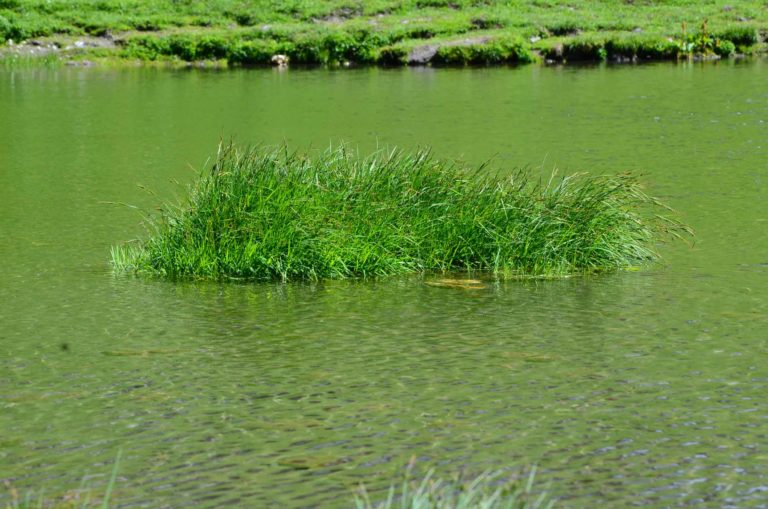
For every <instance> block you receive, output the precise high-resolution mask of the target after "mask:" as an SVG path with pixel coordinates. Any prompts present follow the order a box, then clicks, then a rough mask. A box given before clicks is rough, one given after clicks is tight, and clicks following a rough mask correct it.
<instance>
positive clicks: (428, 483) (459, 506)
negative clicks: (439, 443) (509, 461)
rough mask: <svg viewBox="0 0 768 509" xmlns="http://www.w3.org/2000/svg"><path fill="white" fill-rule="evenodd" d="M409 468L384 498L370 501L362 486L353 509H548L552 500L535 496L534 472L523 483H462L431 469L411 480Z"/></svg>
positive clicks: (481, 479)
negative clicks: (402, 478) (398, 486)
mask: <svg viewBox="0 0 768 509" xmlns="http://www.w3.org/2000/svg"><path fill="white" fill-rule="evenodd" d="M410 473H411V467H410V466H409V468H408V469H407V471H406V476H405V479H404V480H403V483H402V485H401V486H400V489H399V491H398V490H397V487H396V486H395V485H394V484H393V485H391V486H390V488H389V491H388V492H387V498H386V499H384V500H381V501H379V502H373V501H372V500H371V497H370V495H369V493H368V492H367V490H366V489H365V486H362V485H361V486H360V489H359V490H358V493H357V494H355V507H356V509H549V508H552V507H554V505H555V501H554V499H552V498H551V497H549V496H548V495H547V493H546V492H542V493H539V494H536V493H534V491H533V483H534V479H535V476H536V469H535V468H533V469H531V473H530V475H529V476H528V478H527V479H526V480H524V482H513V481H506V482H500V481H501V479H500V477H501V474H500V473H491V472H486V473H484V474H481V475H479V476H478V477H476V478H474V479H471V480H468V481H465V482H458V481H454V482H450V481H444V480H442V479H435V478H434V477H433V476H434V471H432V470H430V471H429V472H428V473H427V475H426V476H425V477H424V478H423V479H422V480H421V481H416V480H413V479H411V478H410Z"/></svg>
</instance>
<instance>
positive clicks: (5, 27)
mask: <svg viewBox="0 0 768 509" xmlns="http://www.w3.org/2000/svg"><path fill="white" fill-rule="evenodd" d="M13 29H14V28H13V25H12V24H11V22H10V21H8V19H6V18H5V17H4V16H0V44H3V43H5V41H7V40H8V39H13V36H12V33H13Z"/></svg>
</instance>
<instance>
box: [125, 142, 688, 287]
mask: <svg viewBox="0 0 768 509" xmlns="http://www.w3.org/2000/svg"><path fill="white" fill-rule="evenodd" d="M506 175H507V176H503V177H502V176H499V175H497V174H496V173H495V172H494V171H491V170H489V169H488V168H479V169H476V170H471V171H470V170H467V169H465V168H460V167H458V166H456V165H454V164H451V163H446V162H442V161H437V160H434V159H433V158H432V157H431V156H430V155H429V153H428V152H419V153H415V154H406V153H401V152H397V151H394V152H379V153H375V154H373V155H371V156H369V157H365V158H361V157H358V156H357V155H355V154H350V153H348V152H347V151H346V150H345V149H344V148H343V147H342V148H339V149H336V150H328V151H326V152H325V153H322V154H320V155H317V156H306V155H302V154H298V153H291V152H288V151H287V149H285V148H280V149H274V150H265V149H260V148H243V149H240V148H238V147H236V146H227V147H221V148H220V149H219V152H218V154H217V157H216V160H215V162H214V163H213V164H212V165H211V166H210V167H209V168H208V169H207V170H206V171H205V172H204V173H203V174H202V175H201V177H200V179H199V180H198V181H197V182H196V183H195V184H194V185H193V186H192V188H191V189H190V192H189V196H188V198H187V199H186V200H185V201H184V202H183V203H180V204H176V205H169V206H166V207H165V208H163V210H162V213H161V214H160V215H159V216H157V217H154V218H152V219H150V221H149V237H148V238H147V239H146V240H144V241H142V242H135V243H129V244H127V245H125V246H122V247H116V248H114V249H113V263H114V265H115V267H116V268H117V270H119V271H128V272H138V273H148V274H156V275H161V276H165V277H171V278H189V277H193V278H214V279H217V278H246V279H279V280H295V279H318V278H348V277H370V276H386V275H392V274H406V273H420V272H426V271H438V272H440V271H456V270H461V271H465V270H479V271H489V272H492V273H495V274H497V275H500V276H560V275H567V274H576V273H584V272H590V271H604V270H615V269H620V268H624V267H629V266H633V265H636V264H638V263H643V262H647V261H650V260H653V259H654V258H656V254H655V251H654V243H655V242H656V241H657V240H658V237H659V235H660V234H664V233H670V232H671V233H675V232H677V231H681V230H684V228H683V227H682V226H681V225H679V224H678V223H676V222H673V221H669V220H666V219H664V218H663V217H661V216H659V215H657V214H656V212H658V210H657V209H658V208H659V204H658V202H657V201H656V200H654V199H653V198H650V197H648V196H647V195H646V194H644V193H643V192H642V191H641V190H640V187H639V185H638V183H637V182H636V181H635V180H634V179H633V178H631V177H630V176H626V175H621V176H616V177H601V176H586V175H574V176H569V177H564V178H559V177H557V178H556V177H555V176H553V178H552V179H551V180H550V181H549V182H541V181H539V179H536V178H531V177H530V176H529V175H528V174H527V173H526V172H525V171H514V172H512V173H511V174H506Z"/></svg>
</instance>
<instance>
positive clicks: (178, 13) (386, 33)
mask: <svg viewBox="0 0 768 509" xmlns="http://www.w3.org/2000/svg"><path fill="white" fill-rule="evenodd" d="M767 33H768V8H766V6H765V5H764V3H761V2H759V1H750V0H738V1H732V2H728V3H727V4H725V3H721V2H715V1H712V2H695V1H692V0H690V1H689V0H679V1H676V2H669V3H667V2H665V3H663V4H662V3H659V4H654V3H640V2H627V1H618V0H616V1H613V0H611V1H604V2H595V1H588V0H571V1H566V0H539V1H536V2H524V1H522V0H519V1H516V0H512V1H501V0H482V1H481V0H400V1H396V0H374V1H367V2H363V1H353V0H293V1H291V2H255V3H248V4H246V3H243V2H238V1H235V0H213V1H211V2H205V3H195V2H191V1H189V0H167V1H157V2H149V1H148V0H124V1H121V2H118V1H116V0H102V1H100V2H82V1H78V0H58V1H56V2H49V1H43V0H4V1H1V2H0V60H5V61H6V62H12V61H13V60H19V59H23V58H31V59H35V58H40V57H48V58H52V56H53V57H55V58H58V59H61V60H63V61H71V62H74V63H78V62H80V63H82V62H84V61H88V62H107V61H109V62H123V63H126V64H134V63H137V62H138V63H148V62H164V63H167V64H169V65H173V64H179V63H188V62H201V61H206V62H209V63H210V62H215V63H216V65H229V66H260V65H272V64H273V63H275V62H274V60H273V57H275V55H284V56H285V57H286V59H284V60H281V62H283V63H284V62H286V61H287V62H289V63H292V64H302V65H330V66H336V65H340V66H354V65H385V66H387V65H388V66H400V65H450V66H457V65H500V64H522V63H529V62H535V61H541V62H575V61H601V60H607V61H614V62H632V61H644V60H674V59H680V58H726V57H729V56H734V55H758V54H764V53H765V52H766V48H767V46H766V42H765V40H766V34H767ZM9 41H11V42H9Z"/></svg>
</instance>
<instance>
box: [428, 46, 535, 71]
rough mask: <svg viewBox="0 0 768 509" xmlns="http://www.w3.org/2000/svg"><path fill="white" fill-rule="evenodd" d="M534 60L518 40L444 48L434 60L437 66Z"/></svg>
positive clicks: (439, 50)
mask: <svg viewBox="0 0 768 509" xmlns="http://www.w3.org/2000/svg"><path fill="white" fill-rule="evenodd" d="M533 60H534V57H533V54H531V52H530V51H529V50H528V47H527V46H526V45H525V44H524V43H523V42H522V41H518V40H491V41H488V42H485V43H481V44H471V45H455V46H442V47H440V48H439V49H438V50H437V53H436V54H435V56H434V57H433V58H432V63H433V64H435V65H493V64H504V63H527V62H532V61H533Z"/></svg>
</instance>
